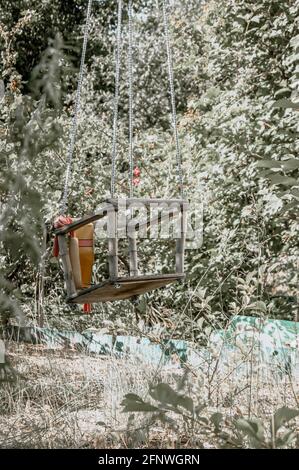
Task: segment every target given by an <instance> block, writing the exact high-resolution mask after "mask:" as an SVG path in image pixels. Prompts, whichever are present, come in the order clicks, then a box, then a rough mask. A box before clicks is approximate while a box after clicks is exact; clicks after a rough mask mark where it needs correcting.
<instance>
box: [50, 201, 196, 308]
mask: <svg viewBox="0 0 299 470" xmlns="http://www.w3.org/2000/svg"><path fill="white" fill-rule="evenodd" d="M134 203H141V204H143V205H144V206H147V207H148V206H150V205H151V204H153V203H157V204H165V203H166V204H167V205H169V204H170V205H171V204H172V205H173V204H175V205H176V207H179V216H180V233H179V236H178V237H177V238H176V251H175V261H176V263H175V264H176V270H175V273H170V274H150V275H138V260H137V240H136V237H128V242H129V270H130V274H129V276H125V277H119V276H118V239H117V237H114V238H108V262H109V279H108V280H106V281H103V282H102V283H100V284H96V285H93V286H91V287H89V288H85V289H80V290H77V289H76V287H75V283H74V276H73V271H72V265H71V261H70V256H69V250H68V241H67V237H68V235H69V233H70V232H72V231H74V230H76V229H78V228H80V227H83V226H84V225H87V224H89V223H92V222H95V221H97V220H99V219H101V218H103V217H105V216H106V215H108V217H109V218H110V223H112V224H114V226H115V227H116V217H117V212H118V205H119V202H118V199H114V198H111V199H107V201H106V205H105V206H103V207H102V208H101V210H100V211H99V212H97V213H94V214H91V215H87V216H84V217H82V218H80V219H77V220H75V221H74V222H73V223H72V224H69V225H65V226H64V227H61V228H59V229H56V230H55V232H54V233H55V235H56V236H57V238H58V244H59V255H60V258H61V261H62V266H63V272H64V280H65V285H66V291H67V302H68V303H79V304H83V303H97V302H105V301H109V300H124V299H128V298H130V297H134V296H136V295H139V294H142V293H145V292H149V291H151V290H153V289H156V288H159V287H163V286H165V285H168V284H170V283H172V282H175V281H179V280H182V279H184V277H185V275H184V253H185V240H186V225H187V224H186V215H187V209H188V202H187V201H186V200H182V199H144V198H126V204H134ZM172 208H173V207H170V209H172ZM170 217H173V212H172V213H169V212H168V213H164V214H160V215H158V216H156V217H153V218H151V219H149V220H144V221H141V222H140V223H137V224H136V227H135V229H136V230H140V229H141V228H146V229H148V228H149V227H150V226H152V225H155V224H158V223H159V222H162V221H163V220H164V219H169V218H170Z"/></svg>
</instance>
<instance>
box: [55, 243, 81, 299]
mask: <svg viewBox="0 0 299 470" xmlns="http://www.w3.org/2000/svg"><path fill="white" fill-rule="evenodd" d="M58 244H59V255H60V258H61V261H62V265H63V272H64V280H65V285H66V291H67V295H68V297H70V296H73V295H77V291H76V287H75V283H74V277H73V271H72V265H71V260H70V256H69V250H68V246H67V240H66V237H65V235H58Z"/></svg>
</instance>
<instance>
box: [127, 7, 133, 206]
mask: <svg viewBox="0 0 299 470" xmlns="http://www.w3.org/2000/svg"><path fill="white" fill-rule="evenodd" d="M128 13H129V53H128V72H129V172H130V174H129V179H130V197H133V171H134V168H133V167H134V161H133V151H134V148H133V28H132V15H133V8H132V0H129V11H128Z"/></svg>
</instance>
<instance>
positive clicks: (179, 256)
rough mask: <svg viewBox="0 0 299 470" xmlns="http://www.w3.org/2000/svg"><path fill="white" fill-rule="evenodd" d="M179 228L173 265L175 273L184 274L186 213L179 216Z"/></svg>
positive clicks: (183, 212)
mask: <svg viewBox="0 0 299 470" xmlns="http://www.w3.org/2000/svg"><path fill="white" fill-rule="evenodd" d="M180 219H181V220H180V222H181V223H180V226H181V234H180V235H181V236H180V237H179V238H177V240H176V254H175V265H176V272H177V273H183V272H184V259H185V240H186V231H187V212H186V211H184V210H182V212H181V214H180Z"/></svg>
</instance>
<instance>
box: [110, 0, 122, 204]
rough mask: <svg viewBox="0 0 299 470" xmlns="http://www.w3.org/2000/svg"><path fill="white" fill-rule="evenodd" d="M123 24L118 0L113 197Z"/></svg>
mask: <svg viewBox="0 0 299 470" xmlns="http://www.w3.org/2000/svg"><path fill="white" fill-rule="evenodd" d="M121 24H122V0H118V15H117V31H116V51H115V95H114V106H113V107H114V110H113V135H112V171H111V197H114V193H115V173H116V158H117V131H118V103H119V82H120V54H121Z"/></svg>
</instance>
